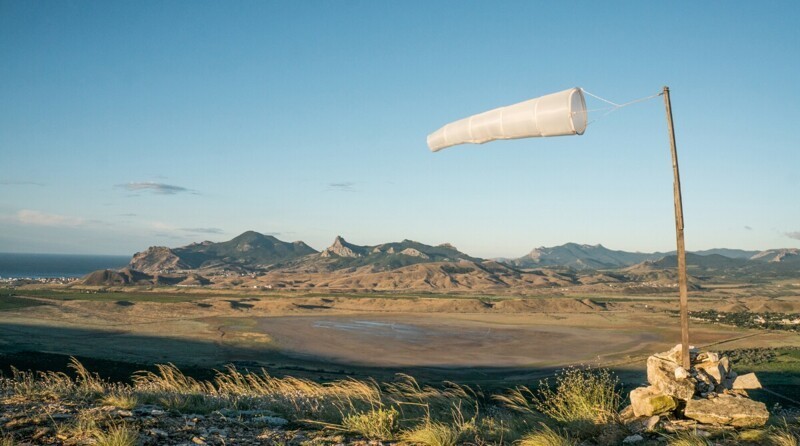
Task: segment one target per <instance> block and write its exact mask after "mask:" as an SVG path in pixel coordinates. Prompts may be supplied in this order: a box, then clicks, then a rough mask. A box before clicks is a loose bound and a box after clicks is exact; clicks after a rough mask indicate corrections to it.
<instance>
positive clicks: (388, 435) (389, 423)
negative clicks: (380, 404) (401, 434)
mask: <svg viewBox="0 0 800 446" xmlns="http://www.w3.org/2000/svg"><path fill="white" fill-rule="evenodd" d="M399 416H400V413H399V412H397V410H396V409H394V408H389V409H384V408H378V409H372V410H370V411H368V412H357V413H352V414H348V415H345V416H344V418H343V419H342V428H343V429H344V430H346V431H348V432H352V433H356V434H360V435H363V436H364V437H366V438H368V439H370V440H393V439H394V436H395V433H396V432H397V428H398V422H399Z"/></svg>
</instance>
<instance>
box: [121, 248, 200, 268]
mask: <svg viewBox="0 0 800 446" xmlns="http://www.w3.org/2000/svg"><path fill="white" fill-rule="evenodd" d="M128 266H129V267H130V268H131V269H134V270H137V271H142V272H145V273H151V274H152V273H159V272H172V271H177V270H184V269H191V266H190V265H189V264H187V263H186V262H184V261H183V260H182V259H181V258H180V257H179V256H178V255H177V254H175V252H174V251H172V250H171V249H170V248H167V247H166V246H151V247H150V248H147V250H146V251H142V252H137V253H136V254H134V255H133V258H132V259H131V261H130V263H129V264H128Z"/></svg>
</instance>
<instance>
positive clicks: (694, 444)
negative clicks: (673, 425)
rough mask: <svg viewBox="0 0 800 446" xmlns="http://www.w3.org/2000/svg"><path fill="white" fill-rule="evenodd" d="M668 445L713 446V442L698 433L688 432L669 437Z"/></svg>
mask: <svg viewBox="0 0 800 446" xmlns="http://www.w3.org/2000/svg"><path fill="white" fill-rule="evenodd" d="M667 445H668V446H711V442H710V441H708V440H707V439H706V438H705V437H703V436H702V435H700V434H698V433H696V432H688V431H687V432H680V433H678V434H676V435H673V436H671V437H667Z"/></svg>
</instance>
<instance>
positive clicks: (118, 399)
mask: <svg viewBox="0 0 800 446" xmlns="http://www.w3.org/2000/svg"><path fill="white" fill-rule="evenodd" d="M100 403H101V404H104V405H106V406H114V407H116V408H119V409H125V410H131V409H133V408H135V407H136V405H137V404H139V398H137V396H136V395H135V394H133V393H131V392H119V391H117V392H113V393H109V394H108V395H106V396H104V397H103V398H102V399H101V400H100Z"/></svg>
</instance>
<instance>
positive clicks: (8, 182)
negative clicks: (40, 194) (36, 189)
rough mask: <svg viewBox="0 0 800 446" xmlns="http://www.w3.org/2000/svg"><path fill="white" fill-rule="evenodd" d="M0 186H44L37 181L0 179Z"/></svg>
mask: <svg viewBox="0 0 800 446" xmlns="http://www.w3.org/2000/svg"><path fill="white" fill-rule="evenodd" d="M0 186H44V183H39V182H37V181H15V180H0Z"/></svg>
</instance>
